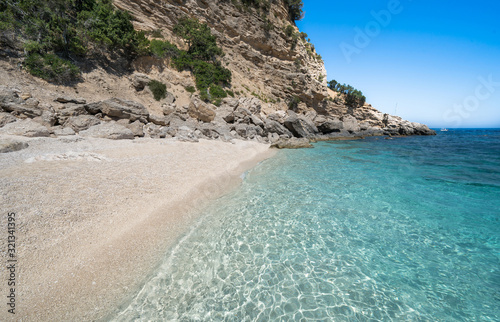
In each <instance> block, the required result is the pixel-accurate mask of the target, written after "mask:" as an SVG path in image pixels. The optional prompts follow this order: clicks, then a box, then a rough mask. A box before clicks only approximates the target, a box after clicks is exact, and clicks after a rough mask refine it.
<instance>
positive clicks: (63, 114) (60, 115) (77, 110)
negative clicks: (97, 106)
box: [56, 103, 87, 124]
mask: <svg viewBox="0 0 500 322" xmlns="http://www.w3.org/2000/svg"><path fill="white" fill-rule="evenodd" d="M86 114H87V110H86V109H85V107H84V106H83V105H80V104H74V103H69V104H66V105H64V107H63V108H61V109H56V118H57V122H58V123H59V124H64V123H66V121H67V120H68V118H70V117H71V116H78V115H86Z"/></svg>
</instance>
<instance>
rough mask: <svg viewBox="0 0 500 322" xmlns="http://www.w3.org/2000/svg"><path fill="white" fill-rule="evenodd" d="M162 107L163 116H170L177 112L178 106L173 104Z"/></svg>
mask: <svg viewBox="0 0 500 322" xmlns="http://www.w3.org/2000/svg"><path fill="white" fill-rule="evenodd" d="M161 107H162V108H163V115H170V114H172V113H175V112H176V111H177V106H176V105H175V104H173V103H171V104H163V105H162V106H161Z"/></svg>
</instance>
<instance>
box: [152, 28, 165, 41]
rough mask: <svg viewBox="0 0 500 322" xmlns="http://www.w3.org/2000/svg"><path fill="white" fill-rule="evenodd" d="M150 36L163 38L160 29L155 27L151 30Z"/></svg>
mask: <svg viewBox="0 0 500 322" xmlns="http://www.w3.org/2000/svg"><path fill="white" fill-rule="evenodd" d="M151 37H153V38H162V39H163V35H162V34H161V29H155V30H153V31H151Z"/></svg>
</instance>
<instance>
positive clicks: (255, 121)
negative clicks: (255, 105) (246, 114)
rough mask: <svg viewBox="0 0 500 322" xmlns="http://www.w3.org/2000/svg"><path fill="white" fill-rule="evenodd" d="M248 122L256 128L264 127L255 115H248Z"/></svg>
mask: <svg viewBox="0 0 500 322" xmlns="http://www.w3.org/2000/svg"><path fill="white" fill-rule="evenodd" d="M250 120H251V121H252V123H253V124H255V125H257V126H261V127H264V122H263V121H262V120H261V119H260V118H259V117H258V116H256V115H250Z"/></svg>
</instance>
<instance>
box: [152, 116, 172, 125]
mask: <svg viewBox="0 0 500 322" xmlns="http://www.w3.org/2000/svg"><path fill="white" fill-rule="evenodd" d="M148 121H149V122H151V123H153V124H156V125H161V126H167V125H168V124H169V123H170V118H168V117H166V116H163V115H161V116H160V115H156V114H150V115H149V117H148Z"/></svg>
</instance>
